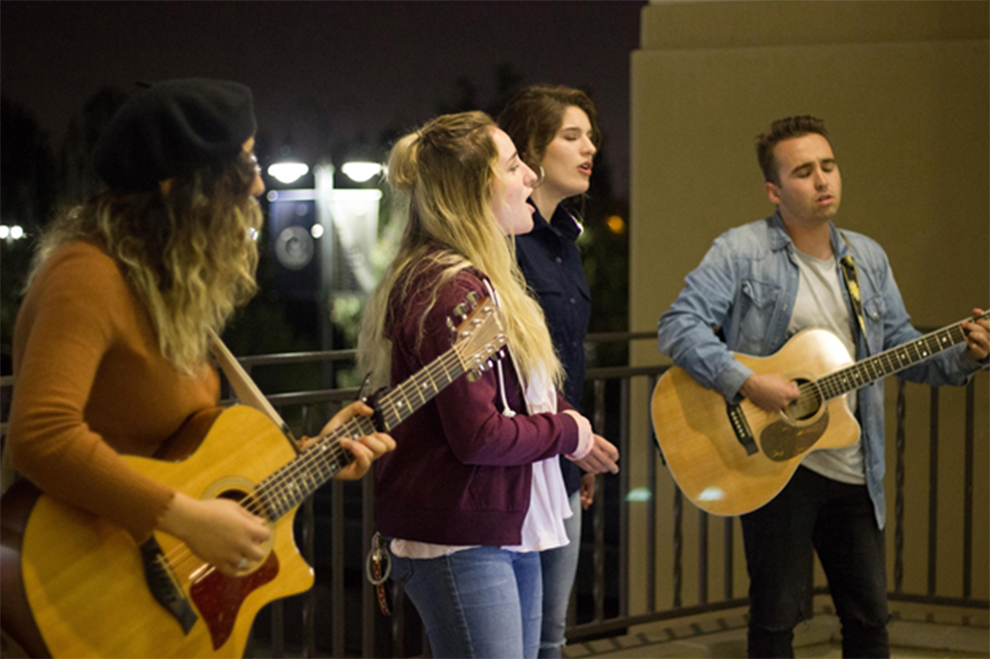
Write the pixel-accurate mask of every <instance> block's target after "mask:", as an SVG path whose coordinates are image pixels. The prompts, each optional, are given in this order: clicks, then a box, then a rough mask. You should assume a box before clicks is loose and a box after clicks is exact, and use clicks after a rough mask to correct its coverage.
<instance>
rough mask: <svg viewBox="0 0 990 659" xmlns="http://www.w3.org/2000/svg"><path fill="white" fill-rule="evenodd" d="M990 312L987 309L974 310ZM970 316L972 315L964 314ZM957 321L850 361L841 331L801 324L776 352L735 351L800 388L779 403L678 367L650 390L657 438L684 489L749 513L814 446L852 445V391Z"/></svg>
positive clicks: (956, 333) (721, 508)
mask: <svg viewBox="0 0 990 659" xmlns="http://www.w3.org/2000/svg"><path fill="white" fill-rule="evenodd" d="M987 317H990V312H988V313H984V314H983V315H982V316H980V317H979V318H977V320H979V319H985V318H987ZM967 320H971V319H967ZM963 322H966V321H960V322H958V323H956V324H954V325H950V326H948V327H945V328H942V329H940V330H937V331H935V332H931V333H930V334H926V335H924V336H921V337H919V338H917V339H915V340H914V341H910V342H908V343H905V344H903V345H900V346H897V347H895V348H891V349H889V350H886V351H884V352H882V353H880V354H878V355H876V356H873V357H869V358H867V359H863V360H861V361H858V362H855V363H853V360H852V358H851V357H850V356H849V352H848V351H847V350H846V348H845V346H844V345H843V344H842V342H841V341H840V340H839V337H837V336H836V335H835V334H833V333H831V332H829V331H827V330H823V329H808V330H804V331H802V332H798V333H797V334H795V335H794V336H793V337H791V339H790V340H788V342H787V343H786V344H785V345H784V347H783V348H781V349H780V350H779V351H778V352H776V353H774V354H773V355H770V356H769V357H752V356H749V355H743V354H738V353H736V354H734V357H735V358H736V359H738V360H739V361H740V362H741V363H742V364H744V365H745V366H747V367H749V368H750V369H751V370H752V371H753V372H754V373H777V374H779V375H781V376H783V377H785V378H787V379H790V380H793V381H795V382H796V383H797V384H798V388H799V390H800V397H799V398H798V399H797V400H795V401H794V402H792V403H791V404H790V405H789V406H788V407H786V408H785V409H784V410H783V411H781V412H779V413H773V412H766V411H764V410H762V409H760V408H758V407H757V406H756V405H754V404H753V403H752V402H750V401H749V400H745V399H744V400H743V401H742V402H741V403H739V404H729V403H727V402H726V400H725V397H724V396H722V394H720V393H718V392H717V391H714V390H712V389H707V388H705V387H702V386H701V385H700V384H698V383H697V382H696V381H695V380H694V379H693V378H692V377H691V376H690V375H688V373H687V371H685V370H684V369H682V368H679V367H676V366H675V367H672V368H671V369H670V370H668V371H667V372H666V373H664V375H663V376H662V377H661V378H660V380H659V381H658V382H657V385H656V388H655V389H654V391H653V404H652V417H653V429H654V433H655V435H656V441H657V444H658V445H659V447H660V451H661V452H662V453H663V457H664V459H665V460H666V462H667V465H668V467H669V468H670V472H671V475H672V476H673V477H674V481H675V482H676V483H677V485H678V487H679V488H680V489H681V491H682V492H683V493H684V495H685V496H686V497H687V498H688V499H690V500H691V501H692V502H693V503H694V504H695V505H696V506H698V507H699V508H701V509H702V510H704V511H706V512H709V513H712V514H715V515H742V514H744V513H748V512H751V511H753V510H756V509H757V508H759V507H760V506H763V505H764V504H766V503H768V502H769V501H770V500H771V499H773V497H775V496H776V495H777V494H778V493H779V492H780V491H781V490H782V489H783V488H784V486H785V485H787V482H788V481H789V480H790V479H791V476H793V475H794V472H795V471H796V470H797V468H798V465H799V464H800V463H801V460H802V459H803V458H804V456H805V455H807V454H808V452H809V451H814V450H818V449H823V448H840V447H843V446H850V445H852V444H854V443H855V442H856V440H857V439H859V435H860V427H859V423H858V422H857V421H856V419H855V417H853V415H852V413H851V412H850V411H849V407H848V406H847V404H846V394H848V393H850V392H853V391H855V390H857V389H859V388H861V387H864V386H866V385H868V384H870V383H872V382H875V381H876V380H879V379H881V378H884V377H886V376H888V375H893V374H894V373H897V372H899V371H902V370H904V369H906V368H908V367H910V366H913V365H914V364H917V363H919V362H922V361H924V360H926V359H928V358H930V357H933V356H934V355H936V354H938V353H940V352H942V351H943V350H946V349H948V348H951V347H952V346H954V345H956V344H958V343H961V342H963V341H965V335H964V333H963V330H962V323H963Z"/></svg>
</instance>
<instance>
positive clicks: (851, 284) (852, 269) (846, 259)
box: [839, 233, 870, 357]
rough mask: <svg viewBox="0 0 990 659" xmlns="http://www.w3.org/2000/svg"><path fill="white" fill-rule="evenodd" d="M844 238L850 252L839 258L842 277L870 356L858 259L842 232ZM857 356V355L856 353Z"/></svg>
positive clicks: (867, 354)
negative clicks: (855, 258) (857, 270)
mask: <svg viewBox="0 0 990 659" xmlns="http://www.w3.org/2000/svg"><path fill="white" fill-rule="evenodd" d="M839 235H841V236H842V240H843V241H844V242H845V243H846V248H847V250H848V252H847V253H846V255H845V256H843V257H842V258H841V259H840V260H839V264H840V265H841V266H842V278H843V279H844V280H845V282H846V290H847V291H849V299H850V300H851V301H852V307H853V312H854V314H855V315H856V321H857V324H858V325H859V333H860V334H859V335H860V336H861V337H862V339H863V347H864V348H865V349H866V356H867V357H869V356H870V343H869V341H867V339H866V319H865V318H864V315H863V295H862V293H860V290H859V275H858V273H857V272H856V261H854V260H853V256H852V245H850V244H849V241H848V240H846V236H845V234H842V233H840V234H839ZM854 357H855V355H854Z"/></svg>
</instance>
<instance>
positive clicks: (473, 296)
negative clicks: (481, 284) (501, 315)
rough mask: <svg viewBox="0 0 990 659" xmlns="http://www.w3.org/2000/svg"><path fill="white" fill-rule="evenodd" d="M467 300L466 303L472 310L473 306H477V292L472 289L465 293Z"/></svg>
mask: <svg viewBox="0 0 990 659" xmlns="http://www.w3.org/2000/svg"><path fill="white" fill-rule="evenodd" d="M467 301H468V305H469V306H470V307H471V311H474V310H475V308H476V307H477V306H478V294H477V293H475V292H474V291H471V292H470V293H468V294H467Z"/></svg>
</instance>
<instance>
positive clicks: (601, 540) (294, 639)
mask: <svg viewBox="0 0 990 659" xmlns="http://www.w3.org/2000/svg"><path fill="white" fill-rule="evenodd" d="M654 338H655V335H654V334H653V333H651V332H642V333H613V334H593V335H590V336H589V340H590V341H592V342H597V343H604V342H609V341H611V342H616V341H618V342H622V343H624V344H626V345H628V344H630V343H631V342H632V341H637V340H647V339H650V340H653V339H654ZM353 359H354V352H353V351H324V352H312V353H292V354H280V355H265V356H257V357H246V358H242V359H241V362H242V364H243V365H244V366H245V367H246V368H247V369H248V370H249V371H250V372H253V373H255V374H257V373H258V372H259V371H260V370H261V369H272V368H275V369H278V368H285V367H290V366H293V365H309V366H310V367H312V368H319V369H322V368H324V366H325V365H326V364H336V365H338V366H339V365H340V364H342V363H343V364H346V363H350V362H352V361H353ZM666 368H667V367H665V366H660V365H658V366H640V367H629V366H623V367H592V368H589V369H588V372H587V383H588V384H587V389H586V392H587V397H586V400H587V404H586V413H587V414H588V416H589V417H590V418H591V419H592V422H593V424H594V425H595V427H596V429H597V430H598V431H599V432H603V431H605V432H607V435H606V436H608V437H609V438H610V439H612V440H613V441H614V442H615V443H616V444H617V445H618V447H619V450H620V452H621V454H622V456H623V463H624V465H626V466H627V467H628V466H629V465H631V464H633V462H634V461H642V462H643V463H645V479H642V482H643V483H645V486H641V487H637V488H634V487H632V481H631V479H632V475H631V473H630V472H631V470H630V469H628V468H623V470H622V471H621V472H620V474H619V475H618V476H617V477H607V478H604V479H601V480H600V481H599V484H600V487H599V489H598V492H599V495H598V496H597V498H596V504H595V505H594V506H593V507H592V508H591V510H589V511H587V512H586V513H585V518H584V522H585V524H584V527H585V532H584V534H583V542H582V550H581V551H582V557H581V568H580V569H579V577H578V582H577V585H576V587H575V592H574V595H573V597H572V602H571V608H570V616H569V626H568V632H567V634H568V639H570V640H571V641H573V640H574V639H582V638H583V639H587V638H595V637H604V636H614V635H620V634H623V633H625V631H626V630H628V629H629V628H631V627H634V626H636V625H641V624H646V623H651V622H657V621H663V620H671V619H676V618H684V617H688V616H693V615H696V614H699V613H706V612H713V611H720V610H726V609H733V608H738V607H741V606H744V605H745V604H746V603H747V599H746V597H745V593H744V588H743V587H740V586H739V581H740V579H743V580H744V572H745V571H744V568H743V569H742V571H741V572H742V574H740V568H739V565H740V564H741V563H740V561H741V560H742V557H741V556H739V553H740V552H738V551H735V547H736V545H737V535H736V529H737V525H738V521H737V520H736V519H735V518H722V519H721V520H718V519H717V518H716V520H715V522H714V525H712V524H713V522H712V520H710V519H709V516H708V515H707V514H705V513H703V512H702V511H700V510H698V509H696V508H695V507H694V506H691V505H687V506H685V501H684V498H683V497H682V495H681V493H680V491H679V490H677V489H676V488H673V489H672V490H670V489H669V488H668V490H667V491H670V492H671V494H670V497H669V498H666V497H664V496H661V495H660V492H661V488H660V487H658V483H661V482H662V481H663V479H664V478H669V475H667V474H665V468H664V466H663V465H662V463H661V461H660V460H659V459H658V453H657V450H656V448H655V443H654V440H653V435H652V430H651V429H650V424H649V423H648V421H647V420H645V419H642V418H640V419H634V418H632V411H633V410H634V409H636V410H641V409H645V410H647V414H648V410H649V409H650V405H649V396H650V394H651V393H652V391H653V388H654V386H655V384H656V381H657V379H658V378H659V377H660V376H661V375H662V374H663V373H664V372H665V370H666ZM977 377H979V378H985V377H986V375H985V372H984V373H980V374H978V376H977ZM12 386H13V382H12V379H10V378H3V379H0V387H3V389H4V391H3V397H4V400H9V394H10V388H11V387H12ZM912 386H915V387H918V386H919V385H912ZM975 387H976V380H973V381H971V382H970V383H969V385H968V386H967V387H966V388H965V393H964V395H965V415H966V416H965V432H964V437H963V439H962V443H963V452H964V456H965V457H964V465H965V466H964V469H965V472H964V474H963V475H962V477H961V479H960V480H961V488H962V490H963V492H962V501H963V506H962V508H963V510H962V515H963V521H962V528H963V531H962V537H961V538H960V539H959V541H958V543H952V544H951V547H953V548H954V549H956V550H957V553H956V554H953V555H948V554H947V553H946V552H945V551H944V545H939V543H938V538H939V500H940V497H944V496H948V495H949V493H950V491H951V489H952V488H956V487H958V486H960V483H959V482H955V481H954V482H946V479H945V478H942V479H940V478H939V467H938V465H939V458H940V456H941V454H942V451H944V450H946V447H947V446H950V445H952V447H953V448H954V449H958V447H957V446H955V445H954V444H955V442H954V441H953V440H951V439H946V438H944V437H940V417H939V410H940V402H941V401H940V396H944V395H945V394H940V390H939V389H937V388H930V396H929V409H928V416H929V430H928V463H929V474H928V483H927V487H928V495H927V505H928V514H927V519H928V521H927V527H928V528H927V537H926V538H925V542H924V543H921V542H915V543H914V544H911V543H910V542H909V538H908V535H906V534H905V528H906V521H905V520H906V516H907V512H908V506H909V503H908V498H909V497H907V496H906V493H907V492H908V484H907V477H906V471H907V467H906V461H905V455H906V453H907V448H906V447H907V435H908V432H907V426H908V424H907V422H906V416H907V413H908V402H907V401H908V396H907V395H906V385H905V384H904V383H903V382H900V384H899V386H898V388H897V412H896V426H895V428H894V429H893V432H889V433H888V435H889V436H893V437H895V438H896V439H895V441H896V448H895V455H896V459H895V463H894V465H892V466H893V467H894V468H893V475H891V474H890V473H888V478H887V488H888V497H890V498H892V500H893V501H894V515H893V520H892V522H893V525H894V530H893V536H894V542H893V543H892V546H891V543H889V542H888V555H890V556H891V562H892V563H893V575H892V577H893V578H892V580H891V581H890V584H891V590H890V593H889V597H890V599H891V600H899V601H906V602H919V603H923V604H929V605H932V606H941V605H951V606H956V607H964V608H970V609H974V610H986V609H988V608H990V600H988V599H987V598H986V596H985V594H980V595H974V583H973V581H974V576H973V565H974V562H975V561H979V562H980V563H978V564H980V565H985V564H987V561H988V557H987V547H986V543H985V541H982V540H981V541H977V540H976V539H974V523H975V521H976V519H975V516H976V515H977V512H976V510H977V506H975V505H974V482H975V475H976V473H983V474H985V473H986V471H987V468H986V465H985V464H983V463H981V464H980V465H977V464H975V462H974V455H975V453H976V447H975V440H974V438H975V435H976V432H975V427H974V423H975V421H974V420H975V418H976V412H977V408H976V401H975V390H976V389H975ZM357 393H358V392H357V390H356V389H313V390H307V391H287V392H280V393H274V394H271V395H270V396H269V399H270V401H271V402H272V403H273V405H274V406H275V407H276V409H277V410H279V412H280V414H282V415H283V416H284V417H286V420H287V421H289V423H290V426H292V428H293V430H294V431H295V432H298V433H303V434H310V433H314V432H316V431H317V430H319V428H320V427H321V426H322V425H323V423H324V421H325V420H326V419H328V418H329V417H330V416H331V415H332V413H334V412H335V411H336V410H337V409H339V408H340V407H341V406H342V405H343V404H346V403H347V402H349V401H350V400H353V399H354V398H355V396H356V395H357ZM638 396H642V399H640V398H637V397H638ZM3 412H4V414H3V420H4V421H6V410H4V411H3ZM637 421H638V422H637ZM0 432H2V433H5V432H6V425H3V426H0ZM913 440H914V438H913ZM981 455H982V456H983V458H982V459H983V461H984V462H985V461H986V456H985V452H983V453H981ZM888 462H889V460H888ZM977 469H980V470H982V471H979V472H977V471H975V470H977ZM889 471H890V470H889ZM912 475H913V474H912ZM891 481H893V483H891ZM891 493H892V494H893V496H892V497H891ZM956 498H959V497H958V496H957V497H956ZM631 506H637V507H643V506H645V510H644V511H643V512H642V514H639V513H638V514H637V520H635V521H634V520H633V519H632V515H631ZM637 510H638V508H637ZM981 510H984V509H982V508H981ZM661 516H663V517H664V518H665V520H666V521H665V523H666V524H668V525H669V528H671V532H670V534H669V537H666V535H663V534H661V533H660V531H659V529H660V523H659V520H660V517H661ZM634 527H635V530H636V533H635V536H636V537H637V538H638V540H633V535H634V534H633V530H634ZM719 527H721V534H719V532H718V531H719ZM689 528H694V529H696V534H697V535H696V536H695V537H693V543H692V536H690V535H688V534H689V531H688V529H689ZM374 531H375V528H374V496H373V482H372V479H371V478H370V477H368V478H365V479H364V480H362V481H361V482H359V483H343V482H339V481H331V482H330V483H328V484H327V485H325V486H324V487H322V488H320V490H318V491H317V493H316V494H314V495H313V496H312V497H310V498H309V499H308V500H307V501H306V502H305V503H304V504H303V506H301V509H300V512H299V514H298V515H297V520H296V534H297V541H298V544H299V546H300V550H301V552H302V554H303V556H304V557H305V558H306V560H307V561H309V563H310V564H311V565H313V566H314V569H315V572H316V577H317V582H316V586H315V587H314V588H313V589H311V590H310V591H309V592H307V593H305V594H303V595H299V596H296V597H293V598H289V599H286V600H280V601H278V602H274V603H273V604H271V605H270V606H269V607H267V609H266V610H263V611H262V614H261V615H259V617H258V620H257V621H256V624H255V629H254V632H253V634H252V643H251V644H249V646H248V651H247V654H248V656H298V655H302V656H307V657H315V656H326V655H330V656H338V657H343V656H362V657H372V656H415V655H418V654H421V653H422V652H423V651H424V649H425V639H424V637H423V634H422V631H421V628H420V627H419V623H418V617H417V616H416V613H415V609H414V608H413V607H412V606H410V604H409V603H408V602H407V601H406V600H405V599H404V597H403V595H402V592H401V588H400V587H397V586H393V587H392V588H390V595H391V598H392V599H391V606H392V609H393V615H392V617H391V618H386V617H384V616H382V614H381V613H379V611H378V606H377V598H376V593H375V590H374V588H373V587H372V586H371V585H370V584H369V583H368V581H367V579H365V578H364V574H363V572H364V557H365V556H366V555H367V552H368V551H369V549H370V539H371V537H372V535H373V534H374ZM719 535H720V537H719ZM691 546H694V547H695V550H694V551H693V552H692V551H691V550H690V547H691ZM940 546H941V547H943V551H939V548H940ZM665 552H666V553H667V556H665V559H667V560H668V562H669V564H670V568H669V571H661V569H660V568H658V557H659V556H660V555H661V554H662V553H665ZM909 552H910V553H912V554H913V555H917V554H918V553H919V552H925V553H926V554H925V555H926V556H927V559H926V568H927V571H928V577H927V584H926V587H925V588H924V589H923V592H915V591H913V590H911V589H910V588H909V587H907V586H906V585H905V578H904V570H905V567H904V566H905V557H906V556H907V555H908V553H909ZM977 552H978V553H977ZM689 559H690V560H689ZM634 560H635V561H636V564H637V565H638V566H640V567H639V568H638V569H637V570H636V571H635V583H634V582H633V581H632V579H633V575H632V574H631V573H632V571H633V562H634ZM941 562H959V563H961V564H962V569H961V575H962V576H961V578H962V582H963V583H962V587H961V588H960V589H956V588H955V587H954V586H953V587H949V586H946V585H945V584H944V580H941V581H940V580H939V579H938V573H939V570H938V568H939V565H940V563H941ZM712 572H720V573H721V584H720V585H715V587H714V589H713V588H712V584H711V583H709V582H710V580H711V574H712ZM661 585H662V586H663V588H662V589H661V588H660V586H661ZM981 589H982V590H981ZM661 590H662V593H661ZM634 591H635V593H634ZM982 591H985V584H981V585H980V586H979V587H978V588H977V589H976V592H980V593H982ZM825 592H827V589H826V588H825V587H824V586H817V587H813V588H812V589H809V598H810V597H811V595H812V593H815V594H818V593H825ZM716 593H717V594H716ZM957 593H959V594H957ZM634 600H635V602H634ZM266 611H267V612H266Z"/></svg>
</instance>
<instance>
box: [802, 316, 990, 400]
mask: <svg viewBox="0 0 990 659" xmlns="http://www.w3.org/2000/svg"><path fill="white" fill-rule="evenodd" d="M987 317H990V313H984V314H983V315H982V316H980V318H981V319H984V318H987ZM970 320H972V319H971V318H967V319H966V320H962V321H959V322H958V323H955V324H954V325H949V326H948V327H943V328H942V329H940V330H935V331H934V332H930V333H928V334H925V335H924V336H920V337H918V338H917V339H915V340H914V341H910V342H908V343H903V344H901V345H899V346H897V347H895V348H890V349H889V350H885V351H883V352H881V353H880V354H878V355H875V356H873V357H868V358H867V359H863V360H861V361H858V362H856V363H855V364H853V365H852V366H848V367H846V368H843V369H840V370H838V371H835V372H834V373H830V374H828V375H826V376H824V377H822V378H819V379H818V385H819V388H820V390H821V392H822V394H823V395H824V397H825V399H826V400H830V399H832V398H836V397H838V396H841V395H843V394H846V393H849V392H850V391H855V390H856V389H860V388H862V387H865V386H866V385H868V384H871V383H873V382H876V381H877V380H880V379H882V378H885V377H887V376H888V375H893V374H894V373H898V372H900V371H903V370H904V369H906V368H909V367H911V366H914V365H915V364H918V363H920V362H923V361H925V360H926V359H929V358H931V357H934V356H935V355H937V354H939V353H940V352H943V351H945V350H948V349H949V348H951V347H953V346H955V345H958V344H960V343H962V342H963V341H965V340H966V334H965V333H964V332H963V329H962V324H963V323H964V322H967V321H970Z"/></svg>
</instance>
